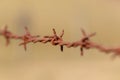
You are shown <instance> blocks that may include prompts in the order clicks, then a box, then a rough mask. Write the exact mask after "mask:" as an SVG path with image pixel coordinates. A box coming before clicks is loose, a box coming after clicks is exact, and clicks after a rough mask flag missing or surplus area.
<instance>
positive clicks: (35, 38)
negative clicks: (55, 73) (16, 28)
mask: <svg viewBox="0 0 120 80" xmlns="http://www.w3.org/2000/svg"><path fill="white" fill-rule="evenodd" d="M52 31H53V35H47V36H43V37H41V36H40V35H31V33H30V32H29V30H28V28H27V27H25V34H24V35H22V36H18V35H15V34H13V33H12V32H11V31H9V30H8V26H7V25H6V26H5V27H4V29H3V30H0V35H1V36H3V37H5V39H6V46H8V45H9V44H10V40H11V39H14V40H20V41H21V42H20V43H19V46H24V49H25V51H26V50H27V44H28V43H34V44H35V43H38V42H41V43H44V44H45V43H48V42H50V43H51V44H52V45H53V46H57V45H58V46H60V50H61V51H62V52H63V50H64V46H66V47H67V48H71V47H74V48H76V47H79V48H80V52H81V53H80V54H81V56H83V55H84V49H85V50H88V49H93V48H95V49H98V50H99V51H102V52H105V53H107V54H108V53H111V52H112V53H114V54H113V55H114V56H120V48H119V47H118V48H107V47H105V46H103V45H100V44H97V43H95V42H92V41H91V40H90V38H91V37H94V36H95V35H96V33H91V34H87V33H86V32H85V30H84V29H81V32H82V35H83V37H82V38H81V39H80V40H78V41H75V42H67V41H64V40H63V38H62V37H63V35H64V30H62V32H61V34H60V35H58V34H57V32H56V30H55V29H54V28H53V29H52Z"/></svg>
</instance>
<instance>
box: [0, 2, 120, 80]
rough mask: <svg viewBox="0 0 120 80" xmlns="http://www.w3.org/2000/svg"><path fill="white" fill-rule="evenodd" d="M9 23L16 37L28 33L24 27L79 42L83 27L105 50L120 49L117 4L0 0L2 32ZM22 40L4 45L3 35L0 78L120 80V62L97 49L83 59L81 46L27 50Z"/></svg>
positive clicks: (43, 46)
mask: <svg viewBox="0 0 120 80" xmlns="http://www.w3.org/2000/svg"><path fill="white" fill-rule="evenodd" d="M6 24H7V25H8V26H9V27H8V28H9V30H11V31H12V32H13V33H15V34H18V35H22V34H24V25H29V26H28V28H29V30H30V32H31V33H32V34H33V35H36V34H40V35H41V36H44V35H51V34H52V28H55V29H56V31H57V32H58V34H59V33H60V32H61V30H62V29H64V30H65V35H64V39H65V40H66V41H76V40H79V39H80V38H81V37H82V35H81V32H80V28H81V27H82V28H84V29H85V30H86V31H87V32H88V33H91V32H96V33H97V35H96V36H95V37H94V38H92V40H93V41H95V42H96V43H99V44H102V45H105V46H111V47H113V46H120V35H119V34H120V31H119V30H120V1H119V0H0V28H1V29H3V28H4V25H6ZM19 43H20V42H19V41H15V40H12V41H11V44H10V45H9V46H8V47H6V46H5V39H4V38H3V37H0V80H120V58H119V57H118V58H116V59H115V60H111V55H106V54H104V53H103V52H99V51H98V50H95V49H93V50H87V51H85V55H84V56H80V54H79V53H80V51H79V47H78V48H70V49H68V48H65V49H64V52H60V50H59V46H57V47H54V46H51V44H49V43H48V44H41V43H38V44H34V45H33V44H28V49H27V51H26V52H25V51H24V49H23V47H21V46H18V44H19Z"/></svg>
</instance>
